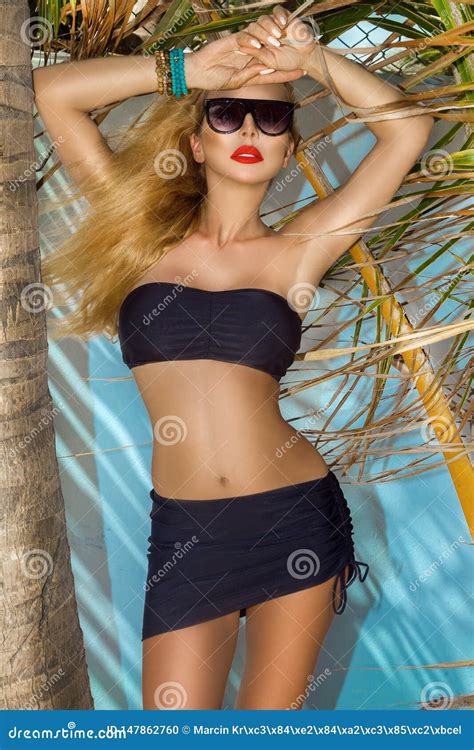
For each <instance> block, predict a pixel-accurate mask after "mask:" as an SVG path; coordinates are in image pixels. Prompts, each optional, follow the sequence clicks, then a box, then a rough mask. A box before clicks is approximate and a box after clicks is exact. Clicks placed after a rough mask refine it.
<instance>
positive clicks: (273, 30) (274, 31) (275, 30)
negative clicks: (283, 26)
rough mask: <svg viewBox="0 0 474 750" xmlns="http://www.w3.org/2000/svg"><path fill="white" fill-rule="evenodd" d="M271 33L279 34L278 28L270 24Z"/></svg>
mask: <svg viewBox="0 0 474 750" xmlns="http://www.w3.org/2000/svg"><path fill="white" fill-rule="evenodd" d="M272 34H275V36H281V31H280V29H277V27H276V26H272Z"/></svg>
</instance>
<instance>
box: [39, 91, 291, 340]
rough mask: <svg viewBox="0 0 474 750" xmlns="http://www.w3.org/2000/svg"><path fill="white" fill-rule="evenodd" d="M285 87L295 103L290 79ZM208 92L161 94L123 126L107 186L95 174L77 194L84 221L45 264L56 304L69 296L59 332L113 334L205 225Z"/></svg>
mask: <svg viewBox="0 0 474 750" xmlns="http://www.w3.org/2000/svg"><path fill="white" fill-rule="evenodd" d="M282 85H283V86H285V88H286V90H287V95H288V100H289V101H292V102H294V103H295V102H296V99H295V95H294V90H293V87H292V85H291V84H290V83H289V82H287V83H283V84H282ZM206 94H207V92H206V91H203V90H193V91H191V92H190V93H189V94H188V95H187V96H185V97H182V98H181V99H175V98H173V97H160V98H158V99H157V101H156V102H154V103H153V104H152V105H151V106H150V107H149V108H148V110H147V113H146V117H145V119H142V120H141V121H140V120H138V122H136V123H134V124H133V125H131V126H127V127H126V128H122V129H121V130H120V131H117V132H119V133H120V134H121V135H123V136H124V138H123V142H124V143H123V145H122V146H121V147H119V148H117V149H116V150H115V151H114V152H113V153H112V154H111V155H110V169H108V171H107V172H108V173H107V176H106V178H105V177H104V179H103V181H102V182H101V184H100V185H99V184H98V180H97V176H95V177H94V176H91V177H90V178H87V179H86V180H82V181H81V185H80V188H79V194H80V195H82V196H84V197H86V198H87V200H88V206H87V210H86V211H85V212H84V213H83V215H82V216H81V219H82V221H81V225H80V226H79V228H78V229H77V231H76V232H75V233H74V234H73V235H71V236H70V237H67V239H66V240H65V241H63V242H62V245H61V246H60V247H58V248H57V249H55V250H53V251H51V252H50V253H49V254H48V255H47V256H46V257H45V258H44V259H43V262H42V281H43V283H44V284H46V285H47V287H49V288H50V289H51V290H52V289H53V288H54V287H56V288H57V293H56V289H55V293H54V300H55V302H57V301H58V300H60V299H64V300H65V301H67V303H66V306H67V312H68V314H67V315H66V314H65V315H64V317H59V316H58V318H57V319H55V320H54V327H55V328H56V330H57V333H54V332H53V335H52V337H53V338H58V337H59V336H65V335H66V336H67V335H76V336H80V337H84V336H89V335H92V334H102V333H104V334H106V335H107V334H108V335H110V336H111V337H113V336H115V335H116V334H117V316H118V309H119V307H120V304H121V302H122V301H123V299H124V298H125V296H126V295H127V293H128V292H129V291H130V289H131V288H132V287H133V286H134V285H135V284H136V282H137V281H138V280H139V278H140V277H141V276H142V275H143V274H144V273H145V272H146V271H147V270H148V269H149V268H150V267H151V266H153V265H154V264H156V262H157V261H158V260H159V259H160V258H161V257H162V256H163V255H165V254H166V253H167V252H168V251H169V250H172V248H173V247H175V246H177V245H178V244H179V243H180V242H181V241H182V240H184V239H185V238H186V237H187V236H188V235H190V234H192V233H193V232H194V231H195V230H196V229H197V227H198V226H199V223H200V219H201V209H202V205H203V199H204V198H205V196H206V193H207V184H206V178H205V171H204V166H203V164H198V163H197V162H196V161H195V160H194V157H193V153H192V150H191V146H190V142H189V136H190V135H191V134H192V133H193V132H197V131H198V130H199V128H200V124H199V123H201V120H202V116H203V101H204V98H205V96H206ZM290 132H291V135H292V137H293V140H294V148H293V152H295V150H296V147H297V145H298V143H299V141H300V138H301V136H300V133H299V130H298V128H297V126H296V123H295V122H293V126H292V128H291V131H290ZM112 137H115V136H112ZM170 176H172V179H170ZM74 200H77V197H75V198H74ZM66 202H70V200H69V201H62V202H61V205H65V203H66ZM59 286H62V289H59ZM71 299H75V300H77V305H76V306H75V307H74V309H71V307H72V306H71Z"/></svg>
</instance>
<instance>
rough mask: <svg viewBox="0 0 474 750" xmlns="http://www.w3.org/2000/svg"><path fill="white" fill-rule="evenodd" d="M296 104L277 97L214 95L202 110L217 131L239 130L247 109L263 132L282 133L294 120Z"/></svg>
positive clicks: (270, 133)
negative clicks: (249, 97)
mask: <svg viewBox="0 0 474 750" xmlns="http://www.w3.org/2000/svg"><path fill="white" fill-rule="evenodd" d="M294 110H295V104H293V103H292V102H286V101H279V100H277V99H241V98H238V97H236V98H230V97H217V98H214V99H205V101H204V111H205V115H206V120H207V123H208V125H209V127H210V128H212V130H214V131H215V132H216V133H234V132H235V131H236V130H240V128H241V127H242V125H243V122H244V119H245V115H246V114H247V112H251V113H252V117H253V119H254V121H255V124H256V126H257V128H258V129H259V130H261V131H262V133H265V135H282V134H283V133H285V132H286V131H287V130H288V129H289V128H290V127H291V125H292V123H293V114H294Z"/></svg>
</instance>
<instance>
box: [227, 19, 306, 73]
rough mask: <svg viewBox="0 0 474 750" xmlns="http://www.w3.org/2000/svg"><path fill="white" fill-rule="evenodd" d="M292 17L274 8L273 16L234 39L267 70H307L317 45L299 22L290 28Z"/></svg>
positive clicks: (262, 20) (239, 33) (250, 25)
mask: <svg viewBox="0 0 474 750" xmlns="http://www.w3.org/2000/svg"><path fill="white" fill-rule="evenodd" d="M289 16H290V13H289V12H288V11H287V10H286V9H285V8H282V6H281V5H275V7H274V8H273V12H272V13H271V14H269V15H262V16H260V17H259V18H258V19H257V21H254V22H253V23H250V24H249V25H248V26H247V28H246V29H245V30H244V31H239V32H237V34H235V36H236V37H237V41H238V43H239V47H240V49H241V51H242V52H247V53H248V54H252V55H253V56H254V57H255V58H256V59H257V60H259V61H260V62H262V63H264V64H265V65H266V67H267V68H273V69H274V70H276V71H278V72H282V71H291V70H296V69H298V70H305V68H306V66H307V60H308V57H309V55H310V54H311V53H312V52H313V50H314V48H315V46H316V44H317V41H316V40H315V38H314V35H313V33H312V32H311V30H310V29H309V28H308V26H307V25H306V24H304V23H303V22H302V21H301V20H300V19H299V18H294V19H293V20H292V21H290V23H289V24H288V18H289ZM258 44H259V45H260V47H258V46H257V45H258ZM264 78H266V76H264ZM272 82H273V81H272ZM268 83H270V80H268Z"/></svg>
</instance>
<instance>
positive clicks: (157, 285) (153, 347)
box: [117, 281, 302, 380]
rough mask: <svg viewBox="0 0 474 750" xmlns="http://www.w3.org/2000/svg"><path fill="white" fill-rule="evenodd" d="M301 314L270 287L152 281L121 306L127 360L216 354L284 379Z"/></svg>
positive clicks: (120, 328)
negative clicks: (212, 286) (212, 287)
mask: <svg viewBox="0 0 474 750" xmlns="http://www.w3.org/2000/svg"><path fill="white" fill-rule="evenodd" d="M301 323H302V321H301V318H300V316H299V314H298V313H297V312H296V310H294V309H293V308H292V307H290V305H289V304H288V301H287V300H286V298H285V297H283V296H282V295H281V294H278V293H277V292H273V291H271V290H270V289H258V288H253V287H248V288H245V289H226V290H222V291H221V290H218V291H216V290H210V289H199V288H197V287H191V286H186V285H182V284H177V283H176V284H175V283H174V282H170V281H150V282H147V283H145V284H141V285H140V286H137V287H135V288H134V289H132V291H131V292H129V294H127V296H126V297H125V299H124V300H123V302H122V304H121V306H120V308H119V312H118V321H117V327H118V336H119V341H120V347H121V350H122V357H123V361H124V363H125V364H126V365H127V366H128V367H129V368H132V367H136V366H137V365H143V364H147V363H149V362H165V361H170V360H178V359H179V360H190V359H211V360H220V361H223V362H233V363H236V364H240V365H247V366H248V367H253V368H255V369H257V370H263V372H267V373H268V374H269V375H271V376H272V377H274V378H275V379H276V380H280V378H282V377H283V375H284V374H285V373H286V371H287V369H288V367H289V366H290V365H291V364H292V363H293V361H294V357H295V353H296V352H297V351H298V348H299V346H300V343H301Z"/></svg>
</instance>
